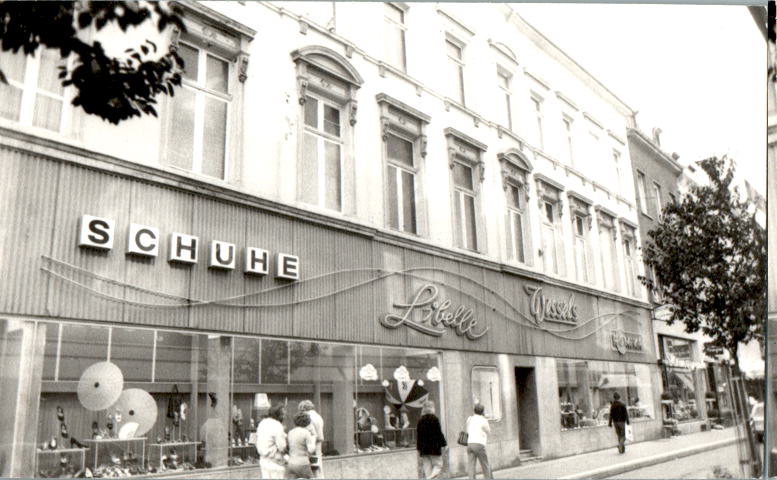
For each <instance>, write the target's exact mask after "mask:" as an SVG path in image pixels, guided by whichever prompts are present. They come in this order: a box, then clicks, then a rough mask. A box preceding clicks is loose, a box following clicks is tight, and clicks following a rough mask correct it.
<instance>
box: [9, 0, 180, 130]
mask: <svg viewBox="0 0 777 480" xmlns="http://www.w3.org/2000/svg"><path fill="white" fill-rule="evenodd" d="M182 15H183V13H182V11H181V8H180V7H179V6H176V5H168V4H166V3H163V2H132V1H130V2H99V1H73V2H62V1H55V2H17V1H0V40H1V42H0V49H2V51H9V50H10V51H12V52H14V53H16V52H19V51H20V50H21V51H22V52H23V53H25V54H27V55H33V54H34V53H35V51H36V50H38V48H41V47H47V48H52V49H57V50H59V53H60V56H61V57H62V58H63V59H64V58H67V57H69V56H72V58H73V59H74V61H73V62H72V64H71V66H70V67H67V66H66V67H60V68H61V69H62V70H61V72H60V74H59V77H60V79H61V81H62V85H64V86H72V87H74V89H75V96H74V98H73V105H75V106H78V107H81V108H82V109H83V110H84V111H85V112H86V113H88V114H93V115H97V116H98V117H100V118H102V119H103V120H107V121H109V122H111V123H114V124H118V123H119V122H121V121H123V120H127V119H129V118H132V117H135V116H141V115H142V114H150V115H154V116H156V115H157V113H156V109H155V108H154V105H155V104H156V96H157V95H158V94H160V93H164V94H168V95H173V89H174V87H175V86H178V85H180V84H181V74H180V72H179V71H178V69H177V68H176V67H181V68H182V67H183V61H182V59H181V57H180V56H178V54H177V53H176V52H175V49H174V48H171V49H170V51H168V52H167V53H165V54H162V55H161V56H159V57H158V58H152V57H154V56H156V53H157V47H156V44H154V43H153V42H152V41H150V40H146V41H145V42H144V43H143V44H142V45H140V46H139V47H138V48H139V51H138V50H137V49H135V48H129V49H127V50H126V51H125V52H124V53H125V55H124V56H123V57H122V58H117V57H112V56H109V55H107V54H106V53H105V50H104V49H103V46H102V44H101V43H100V42H99V41H92V42H87V41H85V40H84V39H83V38H84V37H85V35H84V32H86V31H87V30H89V29H91V28H94V30H96V31H100V30H102V29H103V28H105V27H106V26H107V25H117V26H118V27H119V28H120V29H121V30H122V32H126V31H127V30H128V29H129V28H130V27H137V26H138V25H141V24H143V23H144V22H147V21H149V22H156V27H157V29H158V30H159V32H162V31H164V30H165V29H166V28H168V27H170V26H175V27H178V28H179V29H181V31H185V28H184V25H183V21H182ZM0 81H2V82H4V83H8V81H7V80H6V78H5V75H4V74H3V73H2V71H0Z"/></svg>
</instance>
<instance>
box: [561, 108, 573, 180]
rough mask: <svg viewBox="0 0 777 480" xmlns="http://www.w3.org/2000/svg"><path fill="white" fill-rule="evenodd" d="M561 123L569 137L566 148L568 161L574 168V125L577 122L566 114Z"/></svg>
mask: <svg viewBox="0 0 777 480" xmlns="http://www.w3.org/2000/svg"><path fill="white" fill-rule="evenodd" d="M561 123H562V125H563V127H564V133H565V136H566V137H567V141H566V144H567V145H566V147H567V161H568V162H569V165H570V166H572V167H574V166H575V153H574V140H573V137H574V134H573V128H574V127H573V125H574V123H575V120H574V119H573V118H572V117H571V116H569V115H567V114H566V113H562V114H561Z"/></svg>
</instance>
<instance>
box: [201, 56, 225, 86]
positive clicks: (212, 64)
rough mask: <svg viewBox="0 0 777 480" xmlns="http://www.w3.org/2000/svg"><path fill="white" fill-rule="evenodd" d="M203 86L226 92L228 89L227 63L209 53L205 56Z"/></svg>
mask: <svg viewBox="0 0 777 480" xmlns="http://www.w3.org/2000/svg"><path fill="white" fill-rule="evenodd" d="M205 87H207V88H209V89H211V90H216V91H217V92H222V93H227V91H228V89H229V64H228V63H227V62H225V61H224V60H221V59H219V58H216V57H213V56H211V55H208V56H207V65H206V68H205Z"/></svg>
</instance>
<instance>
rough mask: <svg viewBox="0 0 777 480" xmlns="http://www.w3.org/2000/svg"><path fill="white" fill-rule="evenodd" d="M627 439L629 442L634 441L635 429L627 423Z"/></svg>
mask: <svg viewBox="0 0 777 480" xmlns="http://www.w3.org/2000/svg"><path fill="white" fill-rule="evenodd" d="M626 441H627V442H633V441H634V430H632V429H631V425H630V424H628V423H627V424H626Z"/></svg>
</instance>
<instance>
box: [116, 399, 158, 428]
mask: <svg viewBox="0 0 777 480" xmlns="http://www.w3.org/2000/svg"><path fill="white" fill-rule="evenodd" d="M116 406H117V407H119V408H121V411H122V412H124V418H125V419H126V421H127V423H130V422H134V423H137V424H138V428H137V430H135V436H137V437H142V436H143V435H145V434H146V432H148V431H149V430H151V427H153V426H154V424H155V423H156V418H157V414H158V412H157V410H158V409H157V404H156V401H154V397H152V396H151V395H150V394H149V393H148V392H147V391H145V390H142V389H140V388H128V389H127V390H124V391H123V392H121V396H120V397H119V400H118V401H117V402H116Z"/></svg>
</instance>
